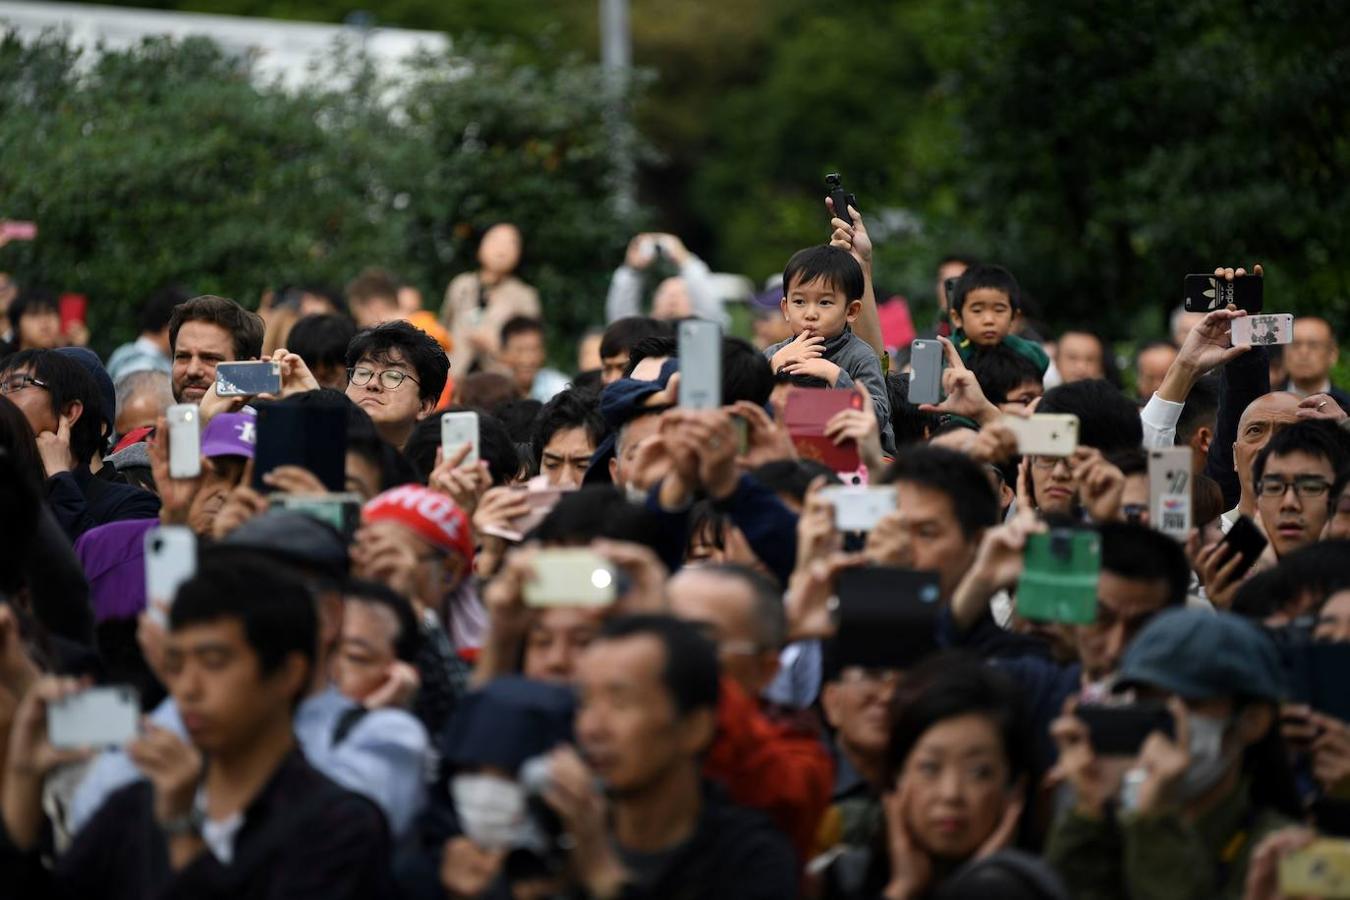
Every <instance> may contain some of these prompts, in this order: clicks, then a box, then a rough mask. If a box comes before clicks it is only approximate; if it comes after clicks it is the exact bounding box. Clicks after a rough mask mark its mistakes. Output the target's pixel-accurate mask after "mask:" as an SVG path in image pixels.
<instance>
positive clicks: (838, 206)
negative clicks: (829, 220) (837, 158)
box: [825, 172, 862, 223]
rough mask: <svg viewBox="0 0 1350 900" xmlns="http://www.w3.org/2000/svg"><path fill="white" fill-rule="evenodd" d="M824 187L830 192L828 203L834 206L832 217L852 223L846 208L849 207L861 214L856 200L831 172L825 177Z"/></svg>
mask: <svg viewBox="0 0 1350 900" xmlns="http://www.w3.org/2000/svg"><path fill="white" fill-rule="evenodd" d="M825 187H826V189H827V190H828V191H829V192H830V202H832V203H833V204H834V217H835V218H838V219H843V220H844V221H845V222H849V223H852V221H853V220H852V218H851V217H850V216H849V214H848V208H849V207H850V206H851V207H853V208H854V209H856V210H858V212H862V209H861V208H859V206H858V198H857V197H855V196H853V195H852V194H851V193H849V192H848V191H845V190H844V185H843V182H841V181H840V180H839V176H838V175H837V174H835V173H833V172H831V173H830V174H829V175H826V176H825Z"/></svg>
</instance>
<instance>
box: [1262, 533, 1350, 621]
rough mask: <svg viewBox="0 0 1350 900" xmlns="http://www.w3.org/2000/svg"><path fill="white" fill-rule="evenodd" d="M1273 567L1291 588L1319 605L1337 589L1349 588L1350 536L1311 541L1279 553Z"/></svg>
mask: <svg viewBox="0 0 1350 900" xmlns="http://www.w3.org/2000/svg"><path fill="white" fill-rule="evenodd" d="M1275 569H1276V570H1278V571H1281V572H1283V573H1284V574H1285V575H1286V577H1287V578H1288V580H1289V583H1290V584H1291V586H1293V588H1294V589H1295V591H1296V592H1297V593H1299V594H1301V595H1303V598H1304V599H1307V597H1308V595H1309V594H1311V595H1313V603H1314V604H1315V605H1317V606H1321V605H1322V604H1323V603H1325V602H1326V601H1327V599H1328V598H1329V597H1330V596H1331V595H1332V594H1335V593H1337V592H1339V591H1343V590H1345V589H1346V588H1350V540H1346V539H1344V538H1341V539H1338V540H1334V541H1330V540H1329V541H1315V542H1313V543H1311V544H1305V545H1304V546H1302V547H1299V548H1298V549H1297V550H1293V551H1291V552H1290V553H1288V554H1287V555H1285V556H1282V557H1280V562H1279V564H1278V565H1277V566H1275Z"/></svg>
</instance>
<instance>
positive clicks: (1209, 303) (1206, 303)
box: [1181, 266, 1265, 343]
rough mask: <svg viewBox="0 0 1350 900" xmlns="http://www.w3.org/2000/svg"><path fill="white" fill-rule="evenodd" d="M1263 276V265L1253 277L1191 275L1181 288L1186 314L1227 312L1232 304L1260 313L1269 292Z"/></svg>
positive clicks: (1208, 274)
mask: <svg viewBox="0 0 1350 900" xmlns="http://www.w3.org/2000/svg"><path fill="white" fill-rule="evenodd" d="M1262 275H1263V273H1262V271H1261V267H1260V266H1253V267H1252V272H1251V273H1250V274H1248V273H1245V272H1243V273H1242V274H1234V276H1233V277H1232V279H1229V278H1227V277H1225V275H1217V274H1211V273H1203V274H1197V275H1187V276H1186V278H1185V280H1184V281H1183V282H1182V286H1181V288H1182V293H1183V295H1184V296H1185V298H1186V312H1212V311H1213V310H1216V309H1227V308H1228V305H1229V304H1230V303H1231V304H1232V305H1234V306H1236V307H1237V308H1238V309H1245V310H1246V311H1247V312H1248V313H1259V312H1260V311H1261V306H1262V303H1263V295H1264V290H1265V287H1264V286H1265V279H1264V278H1263V277H1262ZM1234 343H1237V342H1236V341H1234Z"/></svg>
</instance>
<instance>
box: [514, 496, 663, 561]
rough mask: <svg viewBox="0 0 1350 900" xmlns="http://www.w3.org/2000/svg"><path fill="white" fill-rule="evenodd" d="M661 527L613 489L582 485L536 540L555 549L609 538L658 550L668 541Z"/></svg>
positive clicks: (541, 528)
mask: <svg viewBox="0 0 1350 900" xmlns="http://www.w3.org/2000/svg"><path fill="white" fill-rule="evenodd" d="M662 525H663V523H662V521H661V520H660V519H658V518H657V517H656V515H655V514H654V513H652V512H650V511H648V510H647V509H646V508H645V507H642V506H639V505H638V504H636V503H630V502H629V501H628V499H627V498H626V497H624V495H623V492H622V491H620V490H619V489H618V488H616V487H615V486H614V485H612V484H583V485H582V486H581V488H580V489H578V490H575V491H567V492H566V493H564V494H563V495H562V499H560V500H559V501H558V505H557V506H555V507H553V509H551V510H550V511H549V514H548V515H547V516H545V517H544V520H543V521H542V522H540V523H539V527H538V528H536V529H535V530H534V533H533V537H534V538H535V539H536V540H538V541H540V542H542V543H544V544H551V545H554V546H568V547H584V546H586V545H588V544H590V542H591V541H593V540H595V539H596V538H609V539H610V540H619V541H629V542H631V543H634V544H644V545H646V546H648V547H651V548H653V549H659V548H660V547H662V545H663V542H664V541H666V539H667V538H666V532H665V530H664V528H663V527H662Z"/></svg>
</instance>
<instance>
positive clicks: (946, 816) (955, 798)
mask: <svg viewBox="0 0 1350 900" xmlns="http://www.w3.org/2000/svg"><path fill="white" fill-rule="evenodd" d="M897 788H898V789H902V790H904V791H905V792H906V803H905V813H904V814H905V821H906V822H907V823H908V825H909V830H910V833H911V834H912V835H913V836H914V838H915V840H917V841H918V843H919V845H920V847H922V848H923V850H925V851H926V852H928V853H929V854H931V855H933V856H936V857H939V858H941V859H944V860H963V859H965V858H967V857H969V856H971V855H972V854H973V853H975V851H976V850H977V849H979V847H980V845H981V844H983V843H984V841H985V840H986V839H988V837H989V835H991V834H992V833H993V831H994V829H995V828H997V827H998V824H999V822H1000V821H1001V820H1002V818H1003V814H1004V812H1005V810H1006V809H1007V804H1008V801H1009V799H1010V797H1011V794H1010V792H1009V790H1008V758H1007V755H1006V753H1005V752H1004V749H1003V739H1002V737H1001V735H1000V734H999V730H998V728H997V726H995V724H994V723H993V722H992V721H991V720H990V719H989V718H988V717H987V716H984V715H980V714H978V713H971V714H968V715H963V716H957V717H955V718H951V719H945V720H943V721H941V722H938V723H937V724H936V725H933V726H932V727H930V728H929V729H928V730H927V731H925V732H924V733H923V736H922V737H920V738H919V740H918V743H916V744H915V745H914V749H913V750H912V751H910V754H909V756H908V758H906V759H905V765H904V769H903V770H902V772H901V775H900V778H899V781H898V784H897Z"/></svg>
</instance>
